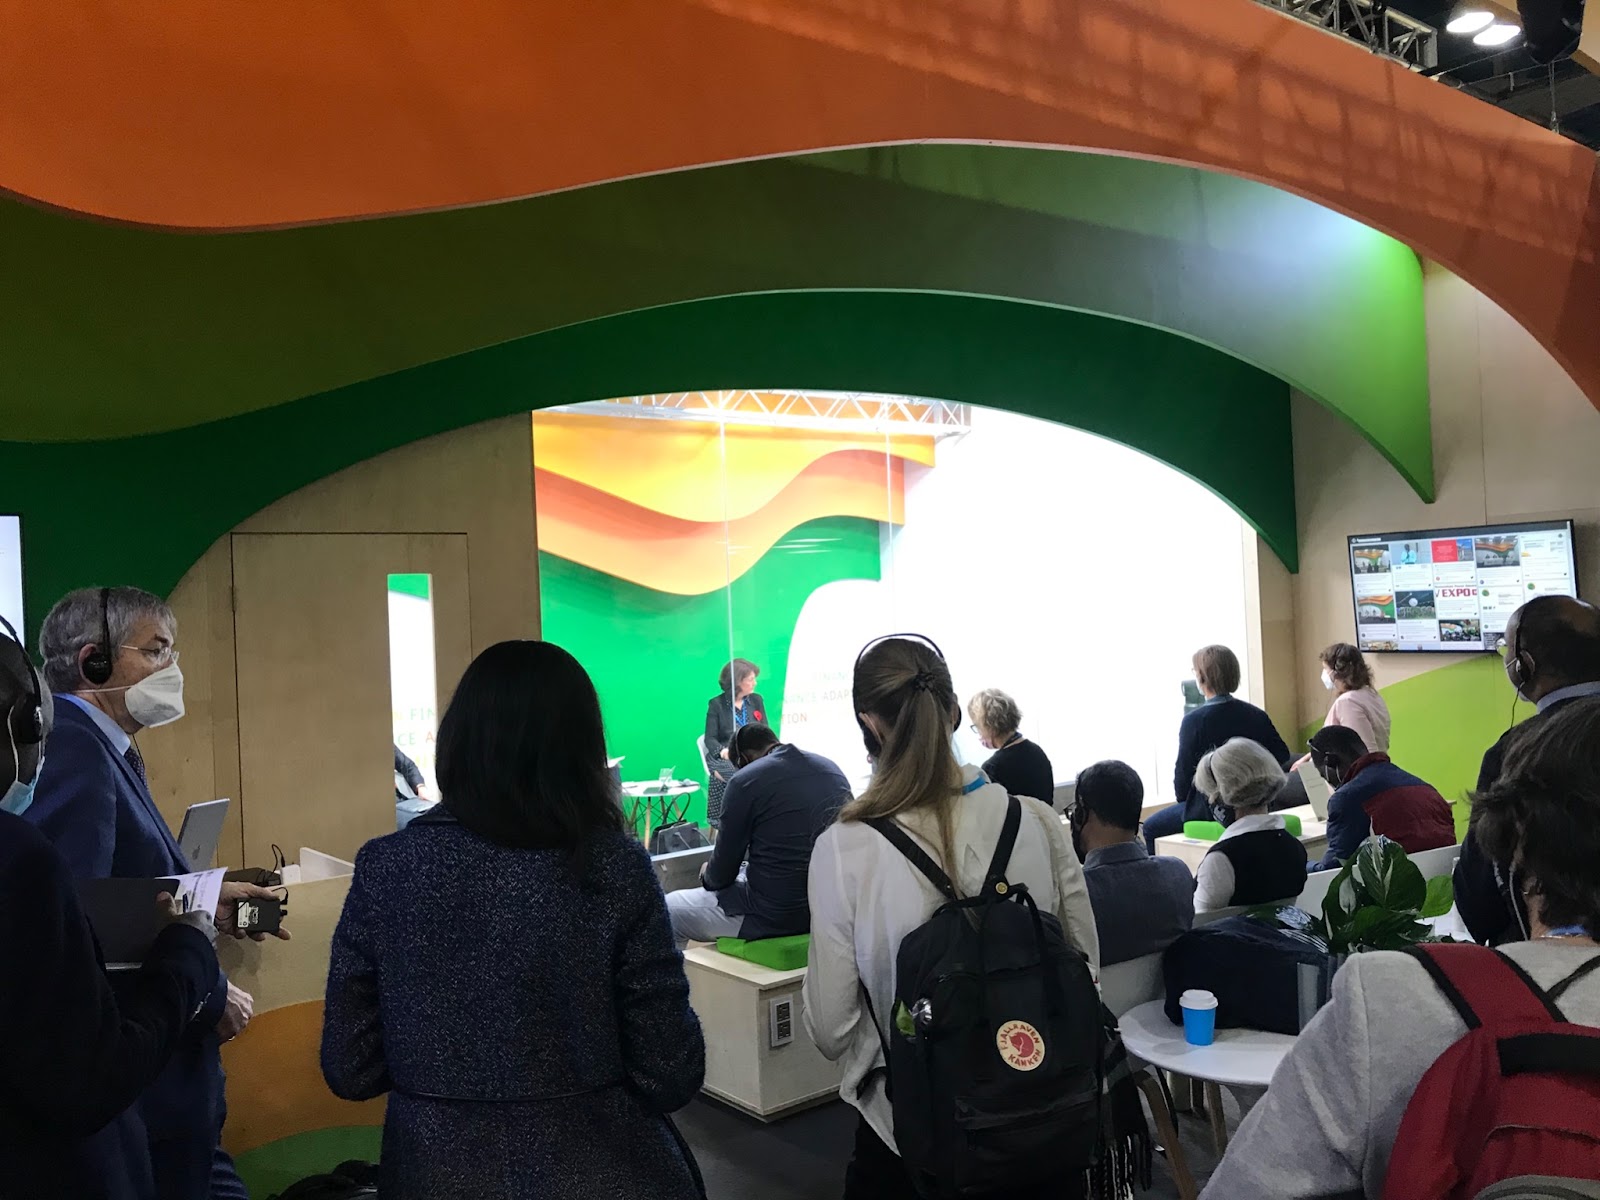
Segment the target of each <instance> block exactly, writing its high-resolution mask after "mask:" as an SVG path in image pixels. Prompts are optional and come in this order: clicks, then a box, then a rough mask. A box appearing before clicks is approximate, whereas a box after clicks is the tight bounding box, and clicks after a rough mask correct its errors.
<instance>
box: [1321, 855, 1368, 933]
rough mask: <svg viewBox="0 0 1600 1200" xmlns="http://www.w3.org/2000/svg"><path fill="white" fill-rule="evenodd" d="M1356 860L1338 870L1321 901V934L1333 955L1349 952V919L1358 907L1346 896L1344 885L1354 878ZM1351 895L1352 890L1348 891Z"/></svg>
mask: <svg viewBox="0 0 1600 1200" xmlns="http://www.w3.org/2000/svg"><path fill="white" fill-rule="evenodd" d="M1355 869H1356V860H1355V859H1353V858H1352V859H1351V860H1350V861H1349V862H1347V863H1345V864H1344V866H1342V867H1340V868H1339V873H1338V874H1337V875H1335V876H1334V877H1333V882H1332V883H1330V884H1329V885H1328V894H1327V896H1326V897H1325V898H1324V899H1323V901H1322V925H1323V932H1324V933H1325V934H1326V936H1327V939H1328V945H1329V946H1330V947H1331V948H1332V950H1333V952H1334V953H1335V954H1346V953H1348V952H1349V950H1350V935H1349V929H1350V918H1351V917H1352V915H1353V914H1354V913H1355V910H1356V909H1357V908H1358V907H1359V904H1358V903H1357V901H1356V898H1355V896H1354V895H1353V894H1352V895H1350V896H1346V894H1345V893H1346V890H1347V889H1346V888H1345V884H1346V883H1348V882H1349V881H1350V879H1351V878H1352V877H1353V876H1354V874H1355ZM1348 890H1349V891H1351V892H1352V893H1353V892H1354V891H1355V889H1354V888H1351V889H1348Z"/></svg>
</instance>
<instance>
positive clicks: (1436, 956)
mask: <svg viewBox="0 0 1600 1200" xmlns="http://www.w3.org/2000/svg"><path fill="white" fill-rule="evenodd" d="M1407 953H1408V954H1410V955H1411V956H1412V957H1413V958H1415V959H1416V960H1417V961H1418V962H1419V963H1421V964H1422V967H1423V969H1424V970H1425V971H1427V972H1428V974H1429V975H1430V976H1431V977H1432V978H1433V982H1434V983H1435V984H1437V985H1438V988H1439V990H1440V991H1441V992H1443V993H1444V996H1445V999H1447V1000H1449V1001H1450V1003H1451V1004H1452V1005H1453V1006H1454V1007H1455V1010H1456V1012H1457V1014H1459V1015H1460V1017H1461V1020H1462V1022H1463V1023H1464V1024H1465V1025H1466V1027H1467V1030H1468V1032H1471V1031H1472V1030H1474V1029H1477V1028H1479V1027H1480V1026H1481V1025H1482V1024H1483V1023H1484V1022H1485V1021H1532V1022H1536V1023H1538V1022H1543V1023H1549V1022H1552V1021H1565V1020H1566V1018H1565V1017H1563V1016H1562V1015H1561V1010H1560V1009H1558V1008H1557V1007H1556V1006H1555V1005H1554V1004H1553V1003H1551V1001H1550V998H1549V997H1548V996H1546V995H1545V993H1544V991H1543V989H1541V988H1540V987H1539V985H1538V984H1536V983H1534V981H1533V980H1532V979H1530V978H1528V973H1527V972H1526V971H1524V970H1523V969H1522V968H1521V967H1519V966H1518V965H1517V964H1516V963H1514V962H1512V961H1511V959H1509V958H1507V957H1506V956H1505V955H1504V954H1501V953H1500V952H1499V951H1498V950H1492V949H1490V948H1489V947H1487V946H1474V945H1471V944H1469V943H1464V942H1458V943H1452V944H1430V945H1424V946H1412V947H1411V948H1410V949H1409V950H1407Z"/></svg>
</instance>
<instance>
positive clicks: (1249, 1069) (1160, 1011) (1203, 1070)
mask: <svg viewBox="0 0 1600 1200" xmlns="http://www.w3.org/2000/svg"><path fill="white" fill-rule="evenodd" d="M1117 1024H1118V1026H1119V1027H1120V1028H1121V1030H1122V1044H1123V1046H1125V1047H1126V1048H1127V1051H1128V1057H1130V1058H1133V1059H1138V1060H1140V1061H1141V1062H1145V1063H1148V1064H1150V1065H1151V1066H1152V1067H1158V1068H1160V1069H1161V1070H1163V1071H1171V1072H1173V1073H1174V1074H1177V1075H1186V1076H1188V1077H1189V1078H1190V1079H1198V1080H1199V1081H1200V1082H1201V1083H1202V1084H1203V1085H1204V1090H1205V1101H1206V1114H1207V1116H1209V1117H1210V1119H1211V1136H1212V1139H1213V1140H1214V1141H1215V1143H1216V1147H1217V1153H1218V1154H1221V1153H1222V1152H1223V1151H1224V1150H1226V1149H1227V1148H1228V1128H1227V1125H1226V1124H1225V1123H1224V1121H1223V1117H1222V1088H1223V1086H1228V1087H1248V1088H1264V1087H1266V1086H1267V1085H1268V1084H1269V1083H1271V1082H1272V1074H1273V1072H1274V1071H1276V1070H1277V1069H1278V1064H1279V1063H1281V1062H1282V1061H1283V1057H1284V1055H1286V1054H1288V1053H1289V1047H1291V1046H1293V1045H1294V1038H1292V1037H1290V1036H1289V1035H1288V1034H1284V1033H1263V1032H1262V1031H1261V1030H1259V1029H1219V1030H1217V1033H1216V1040H1215V1041H1213V1042H1212V1043H1211V1045H1209V1046H1191V1045H1190V1044H1189V1043H1188V1042H1186V1041H1184V1040H1183V1026H1182V1025H1174V1024H1173V1023H1172V1022H1171V1021H1169V1020H1167V1012H1166V1001H1164V1000H1151V1001H1150V1002H1149V1003H1147V1004H1141V1005H1139V1006H1138V1007H1137V1008H1132V1009H1129V1010H1128V1011H1127V1012H1125V1013H1123V1014H1122V1017H1121V1019H1120V1020H1118V1022H1117ZM1146 1094H1147V1096H1149V1093H1146ZM1150 1102H1151V1104H1152V1106H1153V1105H1154V1104H1155V1099H1154V1098H1153V1097H1150ZM1157 1123H1158V1125H1159V1124H1160V1121H1159V1120H1158V1122H1157ZM1169 1128H1171V1127H1169ZM1162 1132H1163V1134H1164V1135H1165V1136H1167V1137H1168V1138H1173V1137H1175V1136H1176V1131H1175V1128H1173V1129H1172V1132H1168V1131H1167V1130H1163V1131H1162ZM1187 1176H1188V1167H1187V1165H1185V1166H1184V1167H1183V1169H1182V1174H1181V1175H1180V1176H1179V1180H1178V1191H1179V1193H1180V1194H1182V1193H1185V1192H1186V1191H1188V1190H1190V1189H1192V1187H1193V1184H1192V1182H1189V1181H1188V1180H1187V1179H1186V1177H1187ZM1186 1183H1188V1187H1186V1186H1185V1184H1186Z"/></svg>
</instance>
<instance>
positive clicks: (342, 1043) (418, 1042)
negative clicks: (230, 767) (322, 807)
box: [322, 642, 705, 1200]
mask: <svg viewBox="0 0 1600 1200" xmlns="http://www.w3.org/2000/svg"><path fill="white" fill-rule="evenodd" d="M438 782H439V789H440V791H441V792H442V793H443V795H444V800H443V801H442V802H441V803H440V804H439V805H438V806H437V807H435V808H434V809H433V810H432V811H431V812H427V813H423V814H422V815H421V816H419V817H417V818H416V820H414V821H412V822H411V824H410V825H408V826H407V827H406V828H405V829H404V830H402V831H401V832H399V833H393V834H390V835H389V836H387V837H380V838H376V839H374V840H373V841H370V842H368V843H367V844H366V845H365V846H364V847H362V849H361V852H360V853H359V854H358V855H357V856H356V873H355V877H354V879H352V880H351V884H350V894H349V896H348V897H347V899H346V900H345V906H344V913H343V914H342V915H341V916H340V918H339V926H338V929H337V930H336V931H335V933H334V938H333V961H332V964H331V966H330V968H329V971H328V993H327V1004H326V1006H325V1009H324V1017H323V1029H322V1074H323V1076H324V1078H325V1079H326V1080H327V1082H328V1086H329V1087H330V1088H331V1089H332V1090H333V1093H334V1094H335V1095H337V1096H341V1097H343V1098H345V1099H347V1100H364V1099H368V1098H370V1097H373V1096H380V1095H383V1094H384V1093H388V1095H389V1104H388V1111H387V1113H386V1115H385V1117H384V1125H383V1160H382V1177H381V1190H382V1193H383V1196H384V1200H481V1198H482V1197H485V1196H542V1197H544V1196H547V1197H552V1198H560V1200H568V1198H571V1200H579V1198H588V1197H595V1198H598V1197H603V1196H604V1197H610V1196H651V1197H657V1198H660V1200H694V1198H695V1197H698V1196H702V1195H703V1194H704V1193H703V1189H702V1188H701V1186H700V1183H699V1179H698V1174H697V1172H696V1171H695V1169H694V1160H693V1158H692V1157H691V1156H690V1155H689V1153H688V1150H687V1148H686V1147H685V1146H684V1145H683V1143H682V1141H681V1139H679V1137H678V1136H677V1132H676V1130H675V1129H674V1128H673V1126H672V1123H671V1121H670V1120H668V1118H667V1116H666V1114H667V1113H669V1112H672V1111H673V1110H675V1109H678V1108H681V1107H683V1106H684V1105H685V1104H687V1103H688V1102H689V1101H690V1100H691V1099H692V1098H693V1097H694V1095H695V1093H696V1092H698V1091H699V1090H700V1084H701V1081H702V1078H703V1076H704V1074H705V1042H704V1040H703V1039H702V1037H701V1033H700V1022H699V1021H698V1020H697V1019H696V1017H695V1014H694V1011H693V1010H692V1009H691V1008H690V1007H689V984H688V981H687V980H686V979H685V978H684V974H683V959H682V958H681V956H680V955H679V954H678V952H677V950H676V949H675V948H674V947H673V944H672V930H671V927H670V926H669V925H668V923H667V906H666V902H665V901H664V900H663V899H662V896H661V885H660V884H659V883H657V882H656V875H655V870H654V868H653V867H652V866H651V863H650V856H649V854H647V853H646V852H645V848H644V847H643V846H642V845H640V843H639V841H638V839H636V838H634V837H632V836H631V835H630V834H629V833H628V832H626V831H625V829H624V824H623V818H622V812H621V810H620V809H619V808H618V806H617V801H616V795H615V793H614V791H613V790H612V787H611V781H610V777H609V774H608V772H607V769H606V745H605V733H604V730H603V729H602V728H601V721H600V701H599V699H598V698H597V697H596V695H595V690H594V684H593V683H592V682H590V679H589V676H588V674H587V673H586V672H585V671H584V669H583V668H582V667H581V666H579V665H578V662H577V660H576V659H574V658H573V657H572V656H571V655H570V654H568V653H567V652H566V651H565V650H562V649H561V648H560V647H559V646H553V645H551V644H550V643H548V642H501V643H500V644H499V645H496V646H491V647H490V648H489V649H487V650H485V651H484V652H483V653H482V654H480V655H479V656H478V657H477V659H476V660H475V661H474V662H473V663H472V665H471V666H470V667H468V668H467V672H466V674H465V675H463V676H462V678H461V683H460V685H459V686H458V687H457V688H456V693H455V697H454V699H452V700H451V701H450V707H449V709H448V710H446V712H445V714H444V720H443V721H442V722H441V723H440V725H439V757H438Z"/></svg>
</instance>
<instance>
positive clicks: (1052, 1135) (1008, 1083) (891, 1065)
mask: <svg viewBox="0 0 1600 1200" xmlns="http://www.w3.org/2000/svg"><path fill="white" fill-rule="evenodd" d="M1021 821H1022V805H1021V803H1020V802H1019V801H1018V800H1017V798H1016V797H1015V796H1011V797H1009V800H1008V807H1007V809H1006V817H1005V824H1004V826H1003V827H1002V829H1001V832H1000V841H999V843H998V844H997V845H996V846H995V850H994V859H993V860H992V861H991V862H990V863H989V872H988V876H987V878H986V879H985V880H984V884H983V891H982V892H981V893H980V894H979V895H977V896H970V897H967V898H962V897H960V896H958V895H957V894H956V890H955V888H954V886H953V885H952V884H951V882H950V879H949V877H948V876H946V875H945V873H944V872H943V871H942V870H940V869H939V866H938V864H936V863H935V862H934V861H933V859H932V858H930V857H929V856H928V855H927V854H926V853H925V852H924V851H923V849H922V848H921V847H920V846H918V845H917V843H916V842H915V841H913V840H912V839H911V837H910V836H909V835H908V834H906V832H905V831H904V830H902V829H901V828H900V827H899V826H898V825H896V824H895V823H894V822H893V821H890V820H887V819H883V818H877V819H870V820H868V821H867V822H866V823H867V824H868V825H871V826H872V827H873V828H874V829H876V830H877V831H878V832H879V833H881V834H882V835H883V836H884V837H886V838H888V839H889V841H890V842H891V843H893V845H894V847H895V848H896V849H897V850H899V851H900V853H902V854H904V855H905V856H906V857H907V858H908V859H910V860H911V862H912V864H913V865H914V866H915V867H916V868H917V869H918V870H919V871H921V872H922V873H923V874H924V875H926V876H927V877H928V879H929V880H930V881H932V883H933V885H934V887H936V888H937V889H938V890H939V893H940V895H942V896H944V897H945V899H946V903H944V904H942V905H940V907H939V909H938V911H937V912H935V913H934V914H933V916H932V917H930V918H929V919H928V921H927V922H926V923H925V924H924V925H922V926H920V927H919V928H917V929H914V930H913V931H912V932H911V933H909V934H908V935H906V938H905V940H904V941H903V942H901V943H900V951H899V954H898V955H897V956H896V958H895V1005H894V1011H893V1013H891V1014H889V1025H888V1031H887V1034H886V1033H885V1028H884V1025H883V1024H882V1023H881V1022H879V1021H878V1019H877V1014H876V1013H874V1012H872V1001H871V999H870V997H869V998H868V999H867V1011H868V1013H869V1014H870V1015H871V1016H872V1019H873V1023H874V1024H875V1025H877V1027H878V1036H879V1037H880V1039H882V1040H883V1041H884V1057H885V1058H886V1059H887V1062H888V1096H889V1101H890V1103H891V1104H892V1105H893V1106H894V1139H895V1142H896V1144H897V1146H898V1148H899V1151H900V1157H901V1159H902V1160H903V1161H904V1163H905V1165H906V1168H907V1170H908V1172H909V1173H910V1175H911V1178H912V1181H913V1183H914V1184H915V1185H916V1187H917V1190H918V1191H919V1192H920V1193H921V1194H922V1195H924V1196H935V1197H969V1196H988V1195H991V1194H994V1193H1004V1192H1006V1191H1009V1190H1010V1189H1014V1188H1029V1187H1041V1186H1046V1185H1049V1184H1052V1183H1062V1182H1064V1181H1066V1180H1069V1179H1071V1178H1073V1176H1074V1175H1075V1174H1079V1173H1081V1172H1083V1171H1086V1170H1089V1169H1090V1168H1091V1167H1093V1166H1094V1165H1095V1162H1096V1159H1097V1155H1098V1153H1099V1150H1100V1147H1101V1143H1102V1138H1101V1129H1102V1113H1101V1094H1102V1088H1103V1083H1104V1078H1103V1075H1102V1070H1103V1068H1102V1049H1103V1047H1102V1038H1103V1035H1104V1027H1103V1025H1102V1021H1101V1005H1100V995H1099V992H1098V990H1097V989H1096V987H1095V984H1094V978H1093V976H1092V975H1091V973H1090V970H1089V964H1088V962H1087V961H1086V960H1085V958H1084V956H1083V955H1082V954H1080V953H1079V952H1078V951H1076V950H1074V949H1073V948H1072V946H1071V945H1070V944H1069V943H1068V942H1067V940H1066V938H1065V936H1064V935H1063V934H1062V932H1061V923H1060V922H1059V921H1057V920H1056V918H1055V917H1054V916H1051V915H1050V914H1048V913H1041V912H1040V911H1039V909H1038V907H1037V905H1036V904H1035V903H1034V900H1033V897H1032V896H1030V895H1028V889H1027V886H1026V885H1025V884H1017V885H1011V884H1008V883H1007V882H1006V879H1005V871H1006V866H1007V864H1008V863H1009V862H1010V860H1011V848H1012V846H1013V845H1014V844H1015V842H1016V840H1017V830H1018V827H1019V826H1020V824H1021ZM862 993H863V995H865V988H863V989H862Z"/></svg>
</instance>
